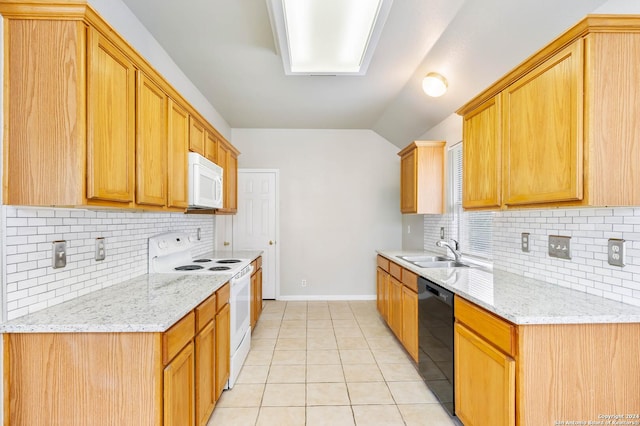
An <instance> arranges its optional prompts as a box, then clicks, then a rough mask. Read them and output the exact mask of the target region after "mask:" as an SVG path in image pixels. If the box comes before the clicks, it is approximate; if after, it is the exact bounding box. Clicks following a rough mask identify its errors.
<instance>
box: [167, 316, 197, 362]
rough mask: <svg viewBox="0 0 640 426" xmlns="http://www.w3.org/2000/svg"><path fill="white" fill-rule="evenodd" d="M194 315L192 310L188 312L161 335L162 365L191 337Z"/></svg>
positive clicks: (193, 328) (193, 327)
mask: <svg viewBox="0 0 640 426" xmlns="http://www.w3.org/2000/svg"><path fill="white" fill-rule="evenodd" d="M195 317H196V316H195V314H194V312H193V311H191V312H189V313H188V314H187V315H185V316H184V317H182V319H181V320H180V321H178V322H177V323H175V324H174V325H173V326H172V327H171V328H170V329H169V330H167V331H166V332H164V334H163V335H162V362H163V363H164V365H167V364H168V363H169V361H171V359H172V358H173V357H174V356H176V355H177V354H178V352H180V350H181V349H182V348H184V347H185V345H186V344H187V343H189V341H190V340H191V339H193V336H194V331H195V322H196V320H195Z"/></svg>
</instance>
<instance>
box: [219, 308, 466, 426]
mask: <svg viewBox="0 0 640 426" xmlns="http://www.w3.org/2000/svg"><path fill="white" fill-rule="evenodd" d="M214 425H220V426H248V425H257V426H266V425H278V426H287V425H309V426H316V425H328V426H329V425H330V426H341V425H366V426H376V425H384V426H395V425H409V426H413V425H415V426H449V425H456V423H455V422H454V421H453V420H451V418H450V417H449V416H448V415H447V413H446V412H445V411H444V409H443V408H442V407H441V406H440V405H439V404H438V402H437V400H436V398H435V396H434V395H433V394H432V393H431V391H429V389H428V388H427V387H426V385H425V384H424V382H423V381H422V380H421V378H420V376H419V375H418V372H417V370H416V369H415V367H414V364H413V361H412V360H411V359H410V358H409V357H408V355H407V354H406V353H405V351H404V350H403V349H402V347H401V346H400V344H399V343H398V342H397V340H396V339H395V337H394V336H393V334H392V333H391V331H390V330H389V328H388V327H387V326H386V325H385V324H384V322H383V321H382V319H381V318H380V316H379V315H378V313H377V311H376V305H375V301H366V302H280V301H266V302H265V307H264V310H263V313H262V316H261V317H260V320H259V321H258V324H257V325H256V328H255V330H254V331H253V334H252V337H251V352H249V356H248V358H247V361H246V362H245V365H244V367H243V369H242V371H241V373H240V376H239V378H238V381H237V383H236V385H235V386H234V387H233V389H231V390H227V391H224V392H223V394H222V396H221V398H220V400H219V401H218V403H217V405H216V408H215V411H214V412H213V415H212V417H211V419H210V420H209V423H208V426H214Z"/></svg>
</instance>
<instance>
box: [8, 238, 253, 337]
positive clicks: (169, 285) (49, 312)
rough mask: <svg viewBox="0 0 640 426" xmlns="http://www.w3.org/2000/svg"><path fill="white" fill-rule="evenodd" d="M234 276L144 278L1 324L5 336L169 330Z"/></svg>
mask: <svg viewBox="0 0 640 426" xmlns="http://www.w3.org/2000/svg"><path fill="white" fill-rule="evenodd" d="M261 255H262V251H260V250H241V251H239V250H236V251H218V252H211V253H207V254H205V255H203V257H212V258H215V257H230V256H234V257H242V258H244V259H248V263H251V262H253V261H254V260H255V259H257V258H258V257H259V256H261ZM231 277H232V275H231V274H228V273H220V274H208V275H190V274H180V273H175V274H173V273H172V274H144V275H141V276H138V277H135V278H132V279H130V280H127V281H124V282H122V283H118V284H114V285H110V286H108V287H105V288H102V289H100V290H96V291H94V292H91V293H88V294H85V295H83V296H80V297H78V298H75V299H72V300H69V301H67V302H63V303H61V304H58V305H54V306H51V307H49V308H46V309H42V310H40V311H37V312H34V313H30V314H27V315H24V316H21V317H18V318H15V319H12V320H10V321H7V322H4V323H1V324H0V333H8V334H11V333H14V334H15V333H137V332H159V333H162V332H165V331H167V330H168V329H169V328H171V326H172V325H174V324H175V323H176V322H178V321H179V320H180V319H181V318H182V317H184V316H185V315H187V314H188V313H189V312H190V311H192V310H193V309H195V308H196V307H197V306H198V305H199V304H200V303H202V302H203V301H205V300H206V299H207V298H208V297H209V296H211V295H212V294H213V293H215V292H216V291H217V290H218V289H220V288H221V287H222V286H223V285H224V284H225V283H227V282H228V281H229V280H230V279H231Z"/></svg>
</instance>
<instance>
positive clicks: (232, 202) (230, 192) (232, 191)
mask: <svg viewBox="0 0 640 426" xmlns="http://www.w3.org/2000/svg"><path fill="white" fill-rule="evenodd" d="M216 163H217V164H218V165H219V166H220V167H222V170H223V174H222V186H223V194H222V195H223V200H224V201H223V208H222V209H219V210H217V213H223V214H225V213H231V214H233V213H236V212H237V211H238V151H236V149H235V148H234V147H233V146H231V145H230V144H229V143H228V142H226V141H225V140H222V139H220V140H218V153H217V156H216Z"/></svg>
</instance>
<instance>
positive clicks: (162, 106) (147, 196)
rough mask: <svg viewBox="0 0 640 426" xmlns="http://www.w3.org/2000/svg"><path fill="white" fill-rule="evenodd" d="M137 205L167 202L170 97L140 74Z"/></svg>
mask: <svg viewBox="0 0 640 426" xmlns="http://www.w3.org/2000/svg"><path fill="white" fill-rule="evenodd" d="M137 89H138V100H137V108H136V112H137V121H136V203H137V204H147V205H153V206H164V205H166V203H167V95H166V94H165V93H164V92H163V91H162V90H160V88H159V87H158V86H157V85H156V84H155V83H153V82H152V81H151V80H149V79H148V78H147V76H145V75H144V74H143V73H142V71H138V85H137Z"/></svg>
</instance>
